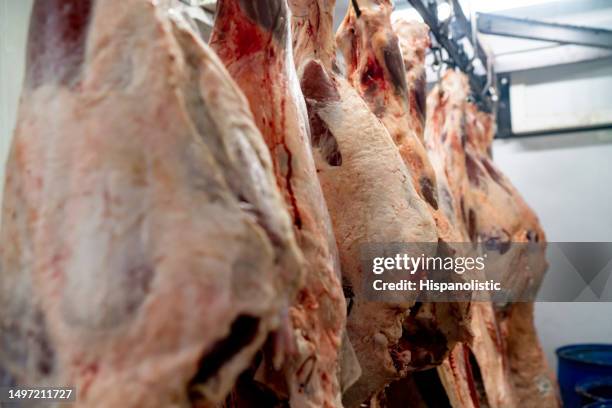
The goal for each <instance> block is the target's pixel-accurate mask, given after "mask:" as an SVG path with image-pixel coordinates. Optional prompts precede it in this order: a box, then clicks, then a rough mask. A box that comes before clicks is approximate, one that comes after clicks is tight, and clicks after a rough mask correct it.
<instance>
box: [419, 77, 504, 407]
mask: <svg viewBox="0 0 612 408" xmlns="http://www.w3.org/2000/svg"><path fill="white" fill-rule="evenodd" d="M468 93H469V88H468V84H467V79H466V77H464V76H463V75H461V74H459V73H456V72H454V71H447V72H446V74H445V75H444V77H443V78H442V80H441V82H440V83H439V84H438V85H437V86H436V87H434V89H433V90H432V91H431V92H430V94H429V96H428V98H427V122H426V131H425V141H426V145H427V148H428V150H429V154H430V157H432V160H433V161H434V163H437V164H438V166H440V168H441V169H443V172H444V173H445V174H446V176H447V179H448V186H449V190H448V191H449V195H448V197H449V199H450V200H449V201H448V202H447V213H449V214H453V216H454V220H455V222H456V223H457V225H461V226H462V227H463V228H462V229H463V230H464V232H465V234H466V235H467V236H468V239H469V240H471V241H472V240H473V241H476V239H477V237H476V234H475V232H474V219H475V217H476V214H475V209H470V210H467V211H466V205H465V201H466V197H467V196H468V194H469V190H470V188H471V187H470V184H469V179H468V175H467V167H466V165H465V163H466V160H465V146H466V144H467V132H466V122H467V117H466V116H467V97H468ZM471 326H472V331H473V335H474V338H473V343H472V345H471V346H469V345H464V344H460V345H457V346H455V348H454V349H453V351H452V352H451V354H450V356H449V357H448V359H447V360H446V361H445V362H444V363H443V364H442V366H441V367H440V368H439V370H438V371H439V373H440V377H441V380H442V383H443V384H444V386H445V388H446V390H447V394H448V396H449V400H450V401H451V403H452V405H453V407H479V406H481V405H485V406H491V407H513V406H516V398H515V393H514V390H513V387H512V384H511V381H510V378H509V372H508V369H507V361H506V359H505V356H504V354H503V345H502V341H503V339H502V338H501V337H500V332H499V327H498V324H497V321H496V319H495V314H494V311H493V307H492V305H491V303H489V302H473V303H472V324H471ZM478 372H480V373H481V376H480V378H478V376H477V375H476V374H477V373H478ZM480 379H482V382H480V381H479V380H480ZM483 389H484V390H485V391H483Z"/></svg>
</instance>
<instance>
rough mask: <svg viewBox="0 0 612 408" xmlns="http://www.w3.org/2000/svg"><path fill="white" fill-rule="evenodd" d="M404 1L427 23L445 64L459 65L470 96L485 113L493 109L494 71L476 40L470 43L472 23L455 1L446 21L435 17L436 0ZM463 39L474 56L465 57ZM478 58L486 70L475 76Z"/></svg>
mask: <svg viewBox="0 0 612 408" xmlns="http://www.w3.org/2000/svg"><path fill="white" fill-rule="evenodd" d="M407 1H408V3H410V5H411V6H412V7H413V8H414V9H415V10H416V11H417V12H418V13H419V14H420V15H421V17H422V18H423V21H425V23H426V24H427V25H428V26H429V28H430V30H431V33H432V34H433V36H434V38H435V39H436V42H437V43H438V44H439V45H440V47H442V48H444V50H446V53H447V54H448V58H449V61H445V62H446V63H447V64H449V65H451V66H454V67H457V68H459V69H460V70H461V71H462V72H464V73H465V74H466V75H467V76H468V78H469V82H470V88H471V90H472V98H473V99H474V102H475V103H476V104H477V105H478V107H479V108H480V109H481V110H483V111H485V112H492V111H494V110H495V104H496V99H497V95H496V91H495V84H496V80H495V73H494V72H492V67H491V64H489V57H488V56H487V53H486V52H485V51H484V48H483V47H482V46H481V44H480V43H479V42H478V41H476V44H474V43H473V39H472V37H471V36H470V35H469V33H471V31H472V25H471V23H470V22H469V20H468V19H467V18H466V17H465V14H464V13H463V10H462V9H461V6H460V5H459V2H458V1H457V0H451V5H452V7H453V11H454V13H453V17H452V20H449V21H440V20H439V19H438V10H437V2H436V1H435V0H407ZM464 38H465V39H467V40H468V41H469V43H470V45H471V47H472V49H473V50H474V55H473V56H469V55H468V51H467V50H466V48H465V47H464V45H463V44H462V42H461V41H460V40H462V39H464ZM476 60H480V64H482V67H484V68H485V70H487V69H490V70H491V71H490V72H487V73H486V74H485V75H478V74H477V73H476V72H475V70H476V66H475V62H476Z"/></svg>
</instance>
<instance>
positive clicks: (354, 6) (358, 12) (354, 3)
mask: <svg viewBox="0 0 612 408" xmlns="http://www.w3.org/2000/svg"><path fill="white" fill-rule="evenodd" d="M351 4H352V5H353V8H354V9H355V14H357V18H359V17H361V9H360V8H359V4H357V0H351Z"/></svg>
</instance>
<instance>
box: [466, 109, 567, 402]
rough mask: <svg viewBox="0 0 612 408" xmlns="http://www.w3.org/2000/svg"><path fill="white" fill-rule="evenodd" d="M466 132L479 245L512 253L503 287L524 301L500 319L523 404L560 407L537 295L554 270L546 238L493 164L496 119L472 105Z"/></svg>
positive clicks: (500, 311)
mask: <svg viewBox="0 0 612 408" xmlns="http://www.w3.org/2000/svg"><path fill="white" fill-rule="evenodd" d="M466 131H467V146H466V159H467V160H466V167H467V173H468V179H469V181H470V185H471V189H470V196H471V199H470V200H469V202H468V204H467V205H468V206H469V207H472V206H473V207H474V208H476V209H477V210H476V212H477V216H476V218H475V222H476V225H475V230H476V231H477V235H478V241H479V242H483V243H484V244H485V246H486V247H487V248H491V247H493V248H497V249H498V250H499V251H500V253H504V252H508V253H509V254H510V260H508V261H506V262H505V263H507V264H508V268H507V272H505V273H504V275H503V282H504V284H505V287H506V288H508V290H509V291H510V292H511V294H512V296H515V297H516V299H517V300H518V301H517V302H512V303H509V304H506V305H501V306H498V307H497V308H496V313H495V315H496V317H497V321H498V324H499V327H500V332H501V336H502V338H504V339H505V340H506V341H505V349H504V354H505V355H506V357H507V360H508V364H509V368H510V374H511V380H512V384H513V385H514V389H515V392H516V396H517V401H518V405H519V406H520V407H534V408H535V407H556V406H559V404H560V403H559V397H558V392H557V387H556V385H555V384H556V382H555V379H554V376H553V375H552V373H551V371H550V369H549V367H548V364H547V362H546V356H545V355H544V352H543V351H542V348H541V346H540V344H539V340H538V336H537V332H536V329H535V326H534V303H533V296H534V295H535V293H536V292H537V290H538V288H539V287H540V284H541V281H542V278H543V276H544V273H545V272H546V269H547V267H548V265H547V262H546V254H545V251H546V237H545V234H544V231H543V230H542V226H541V225H540V222H539V220H538V218H537V216H536V214H535V213H534V212H533V210H532V209H531V208H529V206H528V205H527V203H526V202H525V201H524V199H523V198H522V196H521V195H520V193H519V192H518V191H517V190H516V188H515V187H514V186H513V185H512V184H511V183H510V181H509V180H508V179H507V178H506V177H505V176H504V175H503V173H501V172H500V171H499V169H497V167H496V166H495V164H494V163H493V160H492V157H491V145H492V143H493V136H494V133H495V127H494V119H493V116H492V115H490V114H486V113H484V112H482V111H480V110H478V108H477V107H476V105H474V104H472V103H470V104H468V111H467V127H466ZM470 156H471V159H470ZM472 162H474V163H475V166H474V167H473V168H472V164H473V163H472ZM508 244H510V248H508Z"/></svg>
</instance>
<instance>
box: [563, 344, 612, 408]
mask: <svg viewBox="0 0 612 408" xmlns="http://www.w3.org/2000/svg"><path fill="white" fill-rule="evenodd" d="M557 359H558V370H557V377H558V380H559V388H560V389H561V398H563V404H564V406H565V407H567V408H575V407H580V406H581V405H582V401H581V397H580V395H578V394H577V393H576V391H575V388H576V385H578V383H582V382H583V381H588V380H598V379H602V378H605V377H612V344H575V345H570V346H564V347H561V348H559V349H557Z"/></svg>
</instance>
